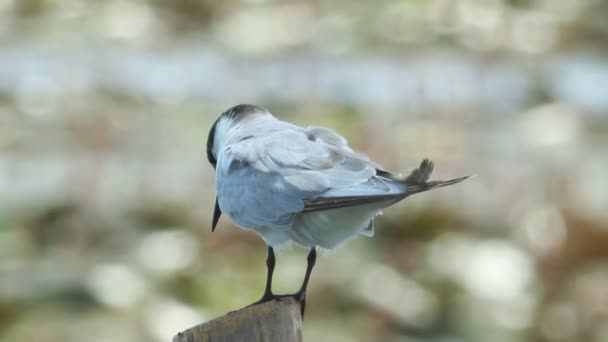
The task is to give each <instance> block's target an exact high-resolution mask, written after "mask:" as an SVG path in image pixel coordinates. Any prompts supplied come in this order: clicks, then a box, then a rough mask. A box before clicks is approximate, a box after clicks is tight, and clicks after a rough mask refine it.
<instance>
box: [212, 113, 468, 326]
mask: <svg viewBox="0 0 608 342" xmlns="http://www.w3.org/2000/svg"><path fill="white" fill-rule="evenodd" d="M207 159H208V160H209V163H211V165H212V166H213V168H214V169H215V180H216V191H217V196H216V199H215V208H214V213H213V220H212V226H211V227H212V231H214V230H215V227H216V226H217V223H218V221H219V219H220V216H221V215H222V213H223V214H225V215H227V216H228V217H229V218H230V219H231V220H232V222H234V223H235V224H236V225H237V226H239V227H240V228H242V229H246V230H253V231H254V232H256V233H257V234H258V235H259V236H260V237H261V238H262V239H263V240H264V241H265V242H266V244H267V245H268V256H267V258H266V266H267V276H266V286H265V290H264V294H263V296H262V298H261V299H260V300H259V301H257V302H256V303H263V302H266V301H269V300H272V299H276V298H279V297H283V296H278V295H275V294H274V293H273V292H272V275H273V271H274V267H275V262H276V258H275V253H274V249H275V248H277V249H280V248H283V247H284V246H286V245H289V244H290V243H291V242H295V243H296V244H298V245H300V246H303V247H306V248H309V249H310V252H309V253H308V257H307V267H306V273H305V276H304V281H303V282H302V285H301V287H300V289H299V291H298V292H296V293H295V294H293V295H288V296H293V297H295V298H296V300H298V301H299V303H300V305H301V312H302V315H303V314H304V309H305V305H306V288H307V286H308V282H309V280H310V275H311V272H312V269H313V267H314V265H315V262H316V258H317V249H328V250H331V249H334V248H336V247H338V246H340V245H342V244H343V243H344V242H346V241H348V240H350V239H352V238H354V237H356V236H358V235H365V236H373V234H374V225H373V221H374V218H375V217H376V215H378V214H379V213H380V212H381V211H382V209H384V208H386V207H388V206H391V205H393V204H395V203H397V202H399V201H401V200H403V199H404V198H406V197H408V196H410V195H412V194H415V193H419V192H423V191H427V190H430V189H434V188H438V187H443V186H448V185H452V184H456V183H459V182H462V181H463V180H465V179H467V178H468V176H465V177H460V178H455V179H450V180H444V181H428V179H429V177H430V175H431V173H432V171H433V162H431V161H430V160H428V159H424V160H423V161H422V163H421V164H420V166H419V167H418V168H416V169H414V170H413V171H411V172H409V173H407V174H405V175H401V174H394V173H391V172H389V171H386V170H384V169H383V168H382V167H380V166H379V165H378V164H377V163H375V162H373V161H371V160H370V159H369V158H368V157H366V156H365V155H363V154H361V153H359V152H356V151H354V150H352V149H351V148H350V147H349V146H348V143H347V141H346V139H344V138H343V137H342V136H340V135H339V134H338V133H336V132H334V131H333V130H331V129H329V128H324V127H314V126H311V127H306V128H304V127H300V126H297V125H294V124H291V123H288V122H285V121H281V120H279V119H277V118H275V117H274V116H273V115H272V114H271V113H270V112H269V111H268V110H266V109H264V108H262V107H258V106H255V105H250V104H240V105H237V106H234V107H232V108H230V109H228V110H226V111H225V112H224V113H222V114H221V115H220V117H219V118H218V119H217V120H216V121H215V123H214V124H213V126H212V127H211V129H210V131H209V135H208V138H207ZM256 303H254V304H256Z"/></svg>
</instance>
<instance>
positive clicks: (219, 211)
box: [211, 196, 222, 232]
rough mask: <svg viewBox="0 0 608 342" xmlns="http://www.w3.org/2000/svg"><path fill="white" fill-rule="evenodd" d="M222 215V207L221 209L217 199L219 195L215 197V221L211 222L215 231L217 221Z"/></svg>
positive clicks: (212, 229)
mask: <svg viewBox="0 0 608 342" xmlns="http://www.w3.org/2000/svg"><path fill="white" fill-rule="evenodd" d="M220 216H222V209H220V205H219V203H218V201H217V196H216V197H215V209H213V222H212V223H211V231H212V232H214V231H215V227H216V226H217V222H218V221H219V220H220Z"/></svg>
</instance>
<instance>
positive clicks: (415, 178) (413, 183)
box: [402, 159, 470, 195]
mask: <svg viewBox="0 0 608 342" xmlns="http://www.w3.org/2000/svg"><path fill="white" fill-rule="evenodd" d="M433 166H434V164H433V162H432V161H430V160H428V159H424V160H423V161H422V163H420V166H419V167H418V168H417V169H415V170H413V171H412V172H411V173H410V174H409V175H408V176H407V177H406V178H405V179H404V180H403V181H402V183H403V184H405V185H406V186H407V192H408V195H410V194H415V193H418V192H423V191H427V190H431V189H434V188H440V187H443V186H448V185H452V184H457V183H460V182H462V181H464V180H465V179H467V178H469V177H470V176H465V177H460V178H454V179H450V180H445V181H432V182H427V180H428V179H429V177H430V176H431V173H432V172H433Z"/></svg>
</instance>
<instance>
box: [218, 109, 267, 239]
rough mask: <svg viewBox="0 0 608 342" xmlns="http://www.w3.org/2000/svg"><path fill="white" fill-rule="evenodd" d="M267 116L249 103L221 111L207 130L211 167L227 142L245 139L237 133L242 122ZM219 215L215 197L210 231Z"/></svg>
mask: <svg viewBox="0 0 608 342" xmlns="http://www.w3.org/2000/svg"><path fill="white" fill-rule="evenodd" d="M267 116H270V117H272V115H271V114H270V113H269V112H268V111H267V110H266V109H264V108H261V107H258V106H254V105H250V104H240V105H236V106H234V107H232V108H230V109H228V110H227V111H225V112H223V113H222V115H220V117H219V118H218V119H217V120H215V123H213V126H211V129H210V130H209V136H207V159H208V160H209V163H210V164H211V165H212V166H213V168H214V169H215V168H216V166H217V159H218V155H219V151H221V150H222V148H224V146H225V145H226V144H227V143H229V142H230V141H231V140H233V139H236V140H238V139H247V136H240V135H239V134H238V133H239V128H240V127H242V126H243V124H245V123H246V122H250V120H255V119H256V118H260V117H267ZM220 216H222V210H221V208H220V205H219V201H218V198H217V197H216V198H215V208H214V210H213V220H212V222H211V231H215V227H216V226H217V223H218V221H219V220H220Z"/></svg>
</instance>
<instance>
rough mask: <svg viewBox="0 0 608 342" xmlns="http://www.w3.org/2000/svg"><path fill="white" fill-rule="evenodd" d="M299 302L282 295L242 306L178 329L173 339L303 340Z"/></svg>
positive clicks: (197, 341) (202, 341) (220, 341)
mask: <svg viewBox="0 0 608 342" xmlns="http://www.w3.org/2000/svg"><path fill="white" fill-rule="evenodd" d="M302 340H303V339H302V316H301V315H300V304H299V303H298V302H297V301H295V300H294V299H293V298H290V297H285V298H280V299H277V300H271V301H269V302H266V303H262V304H257V305H252V306H248V307H245V308H243V309H240V310H237V311H232V312H229V313H228V314H226V315H224V316H222V317H218V318H216V319H214V320H211V321H209V322H207V323H203V324H200V325H197V326H195V327H192V328H190V329H187V330H185V331H182V332H180V333H179V334H177V335H176V336H175V337H174V338H173V342H223V341H247V342H262V341H282V342H302Z"/></svg>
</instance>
